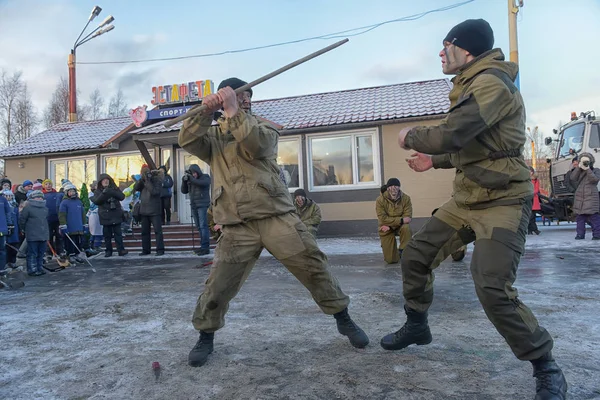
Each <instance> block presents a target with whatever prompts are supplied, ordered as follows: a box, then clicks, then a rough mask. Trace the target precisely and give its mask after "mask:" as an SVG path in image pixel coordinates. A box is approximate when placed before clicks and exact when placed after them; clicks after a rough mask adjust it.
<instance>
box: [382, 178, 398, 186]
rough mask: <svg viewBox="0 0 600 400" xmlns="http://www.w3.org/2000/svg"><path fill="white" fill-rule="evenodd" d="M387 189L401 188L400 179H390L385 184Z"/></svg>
mask: <svg viewBox="0 0 600 400" xmlns="http://www.w3.org/2000/svg"><path fill="white" fill-rule="evenodd" d="M385 185H386V186H387V187H390V186H400V180H399V179H398V178H390V179H388V181H387V183H386V184H385Z"/></svg>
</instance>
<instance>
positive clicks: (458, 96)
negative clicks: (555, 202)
mask: <svg viewBox="0 0 600 400" xmlns="http://www.w3.org/2000/svg"><path fill="white" fill-rule="evenodd" d="M517 71H518V66H517V65H516V64H515V63H512V62H506V61H504V54H502V51H501V50H500V49H493V50H490V51H488V52H486V53H483V54H482V55H480V56H479V57H477V58H476V59H475V60H473V61H471V62H470V63H469V64H467V65H466V66H465V67H464V68H463V69H462V70H461V71H459V73H458V74H457V76H455V77H454V78H453V79H452V83H453V84H454V86H453V88H452V90H451V92H450V110H449V111H448V115H447V116H446V118H445V119H444V120H442V122H441V123H440V124H439V125H438V126H432V127H416V128H414V129H412V130H411V131H410V132H409V133H408V135H407V136H406V139H405V143H406V145H407V147H409V148H411V149H413V150H416V151H418V152H421V153H425V154H431V155H433V157H432V158H433V166H434V168H456V176H455V179H454V193H453V197H454V200H455V201H456V203H457V204H458V205H459V206H462V207H466V208H472V209H482V208H487V207H493V206H500V205H512V204H520V203H521V202H523V200H524V199H525V198H527V197H532V196H533V186H532V184H531V181H530V179H529V169H528V167H527V165H526V164H525V161H524V158H523V156H522V154H523V145H524V144H525V138H526V136H525V106H524V104H523V98H522V97H521V94H520V93H519V91H518V90H517V87H516V86H515V85H514V83H513V82H514V80H515V77H516V75H517Z"/></svg>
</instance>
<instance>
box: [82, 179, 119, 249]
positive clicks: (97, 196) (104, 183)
mask: <svg viewBox="0 0 600 400" xmlns="http://www.w3.org/2000/svg"><path fill="white" fill-rule="evenodd" d="M124 198H125V195H124V194H123V192H121V190H119V188H118V187H117V185H116V183H115V181H114V180H113V178H112V177H111V176H110V175H108V174H100V176H99V177H98V187H97V188H96V190H95V191H94V196H93V197H91V198H90V200H91V201H92V202H93V203H94V204H96V205H98V216H99V217H100V224H101V225H102V232H103V234H104V244H105V245H106V250H105V252H104V257H110V256H112V253H113V245H112V239H113V237H114V238H115V244H116V245H117V252H118V253H119V256H124V255H126V254H127V253H128V251H127V250H125V247H124V246H123V232H122V231H121V223H122V222H123V208H122V207H121V201H122V200H123V199H124Z"/></svg>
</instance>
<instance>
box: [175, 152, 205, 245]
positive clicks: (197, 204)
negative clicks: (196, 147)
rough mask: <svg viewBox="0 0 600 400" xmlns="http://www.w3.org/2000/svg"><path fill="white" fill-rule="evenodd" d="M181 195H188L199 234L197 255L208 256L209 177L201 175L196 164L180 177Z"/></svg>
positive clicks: (200, 170)
mask: <svg viewBox="0 0 600 400" xmlns="http://www.w3.org/2000/svg"><path fill="white" fill-rule="evenodd" d="M181 193H183V194H189V195H190V206H191V207H192V217H193V218H194V223H195V224H196V226H197V227H198V232H199V233H200V250H199V251H198V252H197V254H198V255H206V254H209V253H210V250H209V245H210V231H209V229H208V218H207V212H208V207H209V206H210V175H208V174H205V173H203V172H202V169H200V167H199V166H198V165H197V164H192V165H190V167H189V169H187V170H186V171H185V173H184V174H183V177H182V182H181Z"/></svg>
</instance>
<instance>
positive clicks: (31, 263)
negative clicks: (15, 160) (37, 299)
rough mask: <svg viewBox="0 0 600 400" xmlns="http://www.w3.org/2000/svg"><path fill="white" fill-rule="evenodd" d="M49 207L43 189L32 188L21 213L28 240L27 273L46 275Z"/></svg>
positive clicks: (22, 225) (21, 220) (20, 219)
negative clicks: (45, 260)
mask: <svg viewBox="0 0 600 400" xmlns="http://www.w3.org/2000/svg"><path fill="white" fill-rule="evenodd" d="M47 218H48V208H46V201H45V200H44V193H42V191H41V190H32V191H31V192H29V194H28V200H27V204H26V205H25V207H23V211H21V213H20V215H19V227H20V228H21V230H23V231H24V232H25V240H26V241H27V274H28V275H29V276H40V275H44V274H45V273H46V272H45V271H44V268H43V265H44V255H45V254H46V241H47V240H48V235H49V233H48V221H47Z"/></svg>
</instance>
